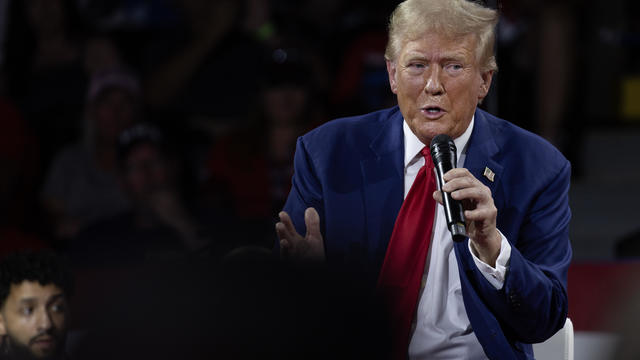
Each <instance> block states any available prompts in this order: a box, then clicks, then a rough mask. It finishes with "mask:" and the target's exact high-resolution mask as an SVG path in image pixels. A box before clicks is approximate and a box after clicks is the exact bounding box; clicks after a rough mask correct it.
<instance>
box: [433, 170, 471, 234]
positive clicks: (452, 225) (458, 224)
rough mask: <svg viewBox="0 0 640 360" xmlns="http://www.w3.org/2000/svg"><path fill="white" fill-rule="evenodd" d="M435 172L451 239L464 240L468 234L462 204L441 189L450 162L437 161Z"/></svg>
mask: <svg viewBox="0 0 640 360" xmlns="http://www.w3.org/2000/svg"><path fill="white" fill-rule="evenodd" d="M435 166H436V174H437V178H438V187H439V188H440V193H441V194H442V200H443V202H444V213H445V217H446V219H447V228H448V229H449V231H450V232H451V237H452V238H453V241H455V242H459V241H464V240H465V239H466V238H467V237H468V235H467V230H466V227H465V219H464V209H463V208H462V204H461V203H460V201H458V200H454V199H453V198H452V197H451V193H448V192H444V191H442V186H443V185H444V180H443V179H442V177H443V176H444V174H445V173H446V172H447V171H449V170H451V169H452V168H453V166H452V164H450V163H446V161H439V162H437V163H436V164H435Z"/></svg>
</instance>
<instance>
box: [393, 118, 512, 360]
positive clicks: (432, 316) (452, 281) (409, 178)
mask: <svg viewBox="0 0 640 360" xmlns="http://www.w3.org/2000/svg"><path fill="white" fill-rule="evenodd" d="M473 123H474V119H471V123H470V124H469V127H468V128H467V129H466V131H465V132H464V133H463V134H462V135H461V136H460V137H458V138H456V139H454V140H453V141H454V143H455V144H456V148H457V156H458V167H462V166H463V165H464V160H465V158H466V150H467V149H466V148H467V143H468V141H469V138H470V137H471V132H472V130H473ZM403 130H404V150H405V151H404V154H405V156H404V165H405V166H404V196H405V198H406V196H407V194H408V193H409V189H410V188H411V185H412V184H413V182H414V180H415V178H416V175H417V174H418V170H419V169H420V168H421V167H422V166H423V165H424V158H423V157H422V155H421V154H420V151H421V150H422V148H423V147H424V146H425V145H424V144H422V143H421V142H420V140H419V139H418V138H417V137H416V136H415V134H414V133H413V132H412V131H411V129H409V126H408V125H407V123H406V122H404V123H403ZM427 146H428V145H427ZM434 176H435V174H434ZM500 235H501V236H502V244H501V248H500V254H499V256H498V259H497V260H496V267H495V268H493V267H491V266H490V265H488V264H486V263H483V262H482V261H481V260H480V259H478V258H477V257H476V256H475V254H474V252H473V251H472V250H471V247H470V246H469V248H468V250H469V251H470V252H471V254H472V255H473V259H474V261H475V264H476V266H478V269H479V270H480V271H481V272H482V274H483V275H484V277H485V278H486V279H487V281H489V282H490V283H491V284H492V285H493V286H494V287H495V288H496V289H501V288H502V286H503V284H504V277H505V274H506V272H507V266H508V263H509V258H510V257H511V246H510V245H509V242H508V241H507V239H506V238H505V237H504V235H502V234H500ZM423 285H424V286H423V288H422V289H421V292H420V298H419V301H418V308H417V311H416V319H415V329H414V331H413V334H412V337H411V342H410V344H409V358H410V359H436V360H437V359H487V357H486V355H485V354H484V351H483V350H482V346H481V345H480V342H478V339H477V337H476V336H475V334H474V333H473V329H472V328H471V324H470V322H469V318H468V317H467V312H466V310H465V307H464V303H463V299H462V289H461V285H460V275H459V272H458V263H457V260H456V254H455V252H454V251H453V240H452V239H451V234H450V233H449V230H448V228H447V224H446V218H445V214H444V208H443V206H442V205H439V204H438V205H437V209H436V213H435V219H434V225H433V232H432V238H431V245H430V246H429V252H428V254H427V261H426V265H425V273H424V276H423Z"/></svg>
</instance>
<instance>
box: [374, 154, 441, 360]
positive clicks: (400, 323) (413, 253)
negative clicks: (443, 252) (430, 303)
mask: <svg viewBox="0 0 640 360" xmlns="http://www.w3.org/2000/svg"><path fill="white" fill-rule="evenodd" d="M421 153H422V156H424V159H425V165H424V166H423V167H421V168H420V170H419V171H418V175H417V176H416V179H415V181H414V182H413V185H412V186H411V189H410V190H409V193H408V194H407V197H406V198H405V199H404V202H403V203H402V207H401V208H400V212H399V213H398V217H397V218H396V223H395V225H394V227H393V233H392V234H391V240H390V241H389V246H388V247H387V252H386V255H385V258H384V263H383V264H382V269H381V270H380V275H379V277H378V287H377V288H378V291H379V293H380V295H381V296H382V299H383V301H385V304H386V305H387V306H388V311H389V315H390V326H391V329H390V330H391V334H392V340H393V342H392V345H393V359H398V360H399V359H406V358H407V351H408V348H409V333H410V331H411V322H412V320H413V316H414V313H415V310H416V305H417V301H418V294H419V292H420V282H421V280H422V275H423V273H424V266H425V262H426V259H427V251H428V250H429V243H430V241H431V230H432V228H433V218H434V214H435V209H436V202H435V200H433V197H432V194H433V192H434V191H435V190H436V182H435V178H434V174H433V162H432V160H431V156H430V154H429V149H428V148H427V147H426V146H425V147H424V148H423V149H422V151H421Z"/></svg>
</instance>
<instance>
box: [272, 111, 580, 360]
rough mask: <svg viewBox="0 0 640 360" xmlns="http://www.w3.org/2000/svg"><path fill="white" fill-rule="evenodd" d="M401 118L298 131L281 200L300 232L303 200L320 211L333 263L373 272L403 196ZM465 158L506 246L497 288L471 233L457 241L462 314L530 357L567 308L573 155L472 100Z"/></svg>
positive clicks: (511, 352)
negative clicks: (487, 173) (484, 189)
mask: <svg viewBox="0 0 640 360" xmlns="http://www.w3.org/2000/svg"><path fill="white" fill-rule="evenodd" d="M402 122H403V117H402V114H401V113H400V110H399V108H398V107H394V108H390V109H386V110H382V111H378V112H374V113H370V114H366V115H363V116H356V117H350V118H343V119H338V120H334V121H330V122H328V123H326V124H324V125H322V126H320V127H318V128H316V129H314V130H313V131H311V132H309V133H307V134H306V135H304V136H302V137H300V138H299V139H298V143H297V148H296V154H295V160H294V166H295V174H294V176H293V181H292V189H291V192H290V194H289V198H288V199H287V203H286V205H285V209H284V210H285V211H287V212H288V213H289V214H290V215H291V218H292V220H293V223H294V225H295V227H296V229H297V230H298V232H299V233H301V234H304V233H305V232H306V228H305V224H304V210H305V209H306V208H307V207H314V208H315V209H316V210H317V211H318V213H319V214H320V220H321V231H322V235H323V237H324V243H325V251H326V256H327V261H328V262H329V263H333V264H348V265H349V266H356V267H359V268H360V269H364V270H366V271H368V272H369V273H370V274H371V275H372V277H373V278H375V277H377V275H378V272H379V271H380V267H381V265H382V261H383V259H384V255H385V251H386V248H387V244H388V242H389V239H390V237H391V232H392V230H393V225H394V222H395V219H396V216H397V215H398V212H399V210H400V207H401V205H402V201H403V198H404V192H403V191H404V190H403V186H404V175H403V173H404V145H403V142H404V138H403V131H402ZM464 167H466V168H467V169H469V171H471V173H472V174H473V175H474V176H475V177H476V178H477V179H479V180H480V181H482V182H483V183H484V184H485V185H487V186H488V187H489V188H490V189H491V193H492V195H493V199H494V202H495V205H496V207H497V209H498V219H497V227H498V229H499V230H500V231H501V232H502V233H503V234H504V235H505V236H506V238H507V239H508V240H509V242H510V244H511V246H512V251H511V260H510V264H509V267H508V270H507V275H506V278H505V283H504V286H503V288H502V289H501V290H496V289H495V288H494V287H493V286H492V285H491V284H489V282H488V281H487V280H486V279H485V278H484V277H483V275H482V274H481V273H480V271H479V270H478V269H477V267H476V266H475V263H474V262H473V258H472V256H471V254H470V253H469V250H468V244H467V242H468V240H467V241H463V242H460V243H455V244H454V249H455V253H456V257H457V260H458V268H459V272H460V280H461V285H462V294H463V298H464V305H465V308H466V311H467V315H468V317H469V320H470V321H471V326H472V328H473V330H474V332H475V334H476V336H477V337H478V340H479V341H480V343H481V344H482V347H483V349H484V351H485V353H486V354H487V356H488V357H489V358H491V359H532V358H533V354H532V348H531V345H529V343H534V342H540V341H543V340H545V339H547V338H548V337H550V336H551V335H553V334H554V333H555V332H556V331H557V330H558V329H560V328H561V327H562V326H563V324H564V321H565V318H566V315H567V292H566V282H567V270H568V266H569V263H570V260H571V246H570V243H569V235H568V231H569V219H570V217H571V213H570V210H569V204H568V190H569V182H570V171H571V169H570V164H569V162H568V161H567V160H566V159H565V158H564V157H563V156H562V154H561V153H560V152H559V151H557V150H556V149H555V148H554V147H553V146H551V145H550V144H549V143H548V142H546V141H545V140H543V139H542V138H540V137H538V136H537V135H534V134H532V133H530V132H527V131H525V130H523V129H521V128H518V127H516V126H515V125H512V124H511V123H509V122H507V121H504V120H502V119H499V118H497V117H494V116H492V115H490V114H488V113H486V112H484V111H482V110H479V109H478V110H476V113H475V122H474V128H473V132H472V134H471V138H470V139H469V144H468V147H467V157H466V160H465V163H464ZM485 168H489V169H491V170H492V171H493V172H494V173H495V178H494V181H490V180H489V179H487V178H486V177H484V176H483V173H484V170H485Z"/></svg>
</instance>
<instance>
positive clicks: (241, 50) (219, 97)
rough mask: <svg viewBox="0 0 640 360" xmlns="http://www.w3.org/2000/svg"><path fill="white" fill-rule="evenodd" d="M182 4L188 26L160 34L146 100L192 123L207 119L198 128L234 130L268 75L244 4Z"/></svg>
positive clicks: (194, 0) (191, 0) (200, 0)
mask: <svg viewBox="0 0 640 360" xmlns="http://www.w3.org/2000/svg"><path fill="white" fill-rule="evenodd" d="M177 3H178V11H179V13H180V14H181V15H182V17H183V20H184V23H183V24H182V26H179V27H178V28H171V29H166V30H165V31H164V32H161V33H159V34H157V36H156V38H157V39H160V40H159V41H154V42H152V44H151V46H150V47H149V63H148V64H147V67H149V68H150V69H151V71H150V72H149V73H148V74H147V76H146V83H145V96H146V100H147V102H148V104H149V105H150V106H151V107H152V109H154V110H160V112H162V113H165V114H166V112H167V110H170V111H171V114H177V116H178V117H179V118H183V117H186V118H187V119H188V120H189V121H191V122H192V123H193V122H194V121H197V120H196V119H206V120H205V121H204V123H198V124H197V125H201V126H204V128H205V129H211V128H213V131H216V129H217V126H220V125H221V124H223V125H226V126H233V125H235V123H237V122H238V121H242V120H244V119H246V116H247V109H248V106H247V105H249V104H251V103H253V99H255V96H256V95H257V93H258V84H259V81H258V80H259V79H260V77H261V76H262V74H263V71H262V69H261V66H260V64H261V59H262V56H263V50H262V47H261V46H260V45H259V44H258V43H257V42H256V41H255V40H254V39H253V37H252V36H249V35H248V34H246V32H245V31H243V29H242V26H241V21H242V19H243V16H244V12H243V6H242V3H241V2H236V1H231V0H223V1H207V0H181V1H178V2H177ZM221 84H224V86H221ZM162 113H161V114H160V115H163V114H162ZM212 123H213V124H212Z"/></svg>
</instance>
